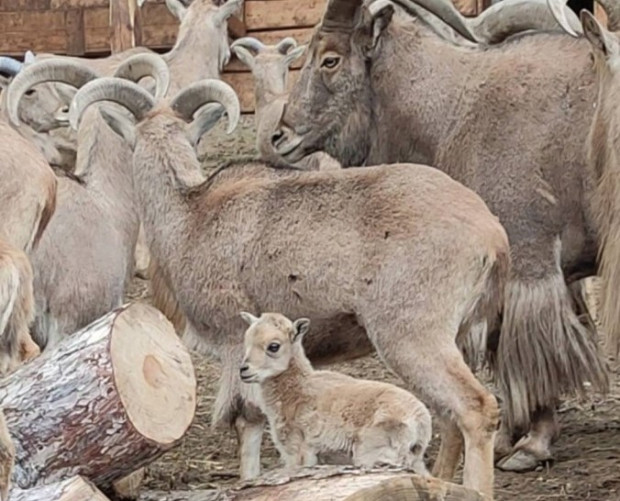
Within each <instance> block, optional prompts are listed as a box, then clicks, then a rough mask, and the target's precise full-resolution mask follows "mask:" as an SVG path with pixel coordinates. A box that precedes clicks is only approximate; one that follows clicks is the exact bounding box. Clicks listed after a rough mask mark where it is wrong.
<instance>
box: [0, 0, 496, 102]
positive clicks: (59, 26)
mask: <svg viewBox="0 0 620 501" xmlns="http://www.w3.org/2000/svg"><path fill="white" fill-rule="evenodd" d="M123 1H126V0H123ZM454 1H455V4H456V5H457V6H458V7H459V9H460V10H461V11H462V12H463V13H465V14H466V15H476V14H478V13H479V12H481V11H482V9H483V8H484V7H485V6H486V5H487V4H488V3H490V0H454ZM186 3H189V2H186ZM325 3H326V0H245V6H244V12H243V13H242V15H241V21H242V23H243V25H242V28H241V29H240V30H239V29H238V30H236V31H237V32H239V31H241V32H243V31H246V32H247V34H248V35H251V36H254V37H257V38H259V39H260V40H262V41H263V42H265V43H273V42H277V41H278V40H281V39H282V38H284V37H286V36H293V37H294V38H295V39H296V40H297V41H298V42H299V43H305V42H307V41H308V40H309V38H310V35H311V32H312V27H313V26H314V25H316V24H317V23H318V21H319V20H320V18H321V15H322V13H323V11H324V8H325ZM239 24H241V23H239ZM177 27H178V23H177V20H176V19H175V18H174V16H172V14H170V13H169V12H168V9H167V8H166V5H165V3H164V0H147V2H146V3H145V5H144V6H143V7H142V10H141V12H140V24H139V26H138V27H137V29H136V31H137V34H136V38H137V39H138V41H139V44H140V45H144V46H146V47H149V48H152V49H154V50H158V51H165V50H167V49H169V48H170V47H171V46H172V45H173V43H174V40H175V38H176V33H177ZM112 32H113V30H112V28H111V26H110V2H109V0H0V33H2V36H0V54H1V55H11V56H16V57H22V56H23V54H24V52H25V51H26V50H32V51H34V52H51V53H56V54H69V55H75V56H88V57H96V56H101V55H106V54H108V53H109V52H110V45H111V36H112ZM300 64H301V61H298V62H297V65H296V66H295V68H294V71H293V72H292V74H291V82H294V81H295V79H296V78H297V75H298V71H297V70H298V68H299V65H300ZM224 78H225V79H226V80H227V81H228V82H229V83H230V84H231V85H232V86H233V87H234V88H235V90H237V92H238V94H239V96H240V99H241V103H242V107H243V111H245V112H249V111H253V109H254V97H253V85H252V78H251V76H250V74H249V73H248V70H247V69H246V68H245V67H244V66H243V65H241V63H239V61H235V60H233V61H231V63H230V64H229V65H228V67H227V69H226V74H225V77H224Z"/></svg>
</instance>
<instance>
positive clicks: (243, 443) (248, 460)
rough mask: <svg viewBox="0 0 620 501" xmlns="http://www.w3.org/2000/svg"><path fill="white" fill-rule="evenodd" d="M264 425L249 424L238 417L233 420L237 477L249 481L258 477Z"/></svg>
mask: <svg viewBox="0 0 620 501" xmlns="http://www.w3.org/2000/svg"><path fill="white" fill-rule="evenodd" d="M263 428H264V424H263V423H262V422H261V423H251V422H249V421H247V420H246V419H244V418H243V417H242V416H239V417H238V418H237V419H236V420H235V431H236V432H237V439H238V441H239V456H240V465H239V475H240V477H241V480H249V479H251V478H255V477H258V476H259V475H260V446H261V442H262V440H263Z"/></svg>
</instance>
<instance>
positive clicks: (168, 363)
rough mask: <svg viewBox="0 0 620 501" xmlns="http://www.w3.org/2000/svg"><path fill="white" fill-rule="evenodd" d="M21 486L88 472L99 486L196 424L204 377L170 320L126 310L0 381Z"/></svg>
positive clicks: (146, 309) (139, 307) (143, 308)
mask: <svg viewBox="0 0 620 501" xmlns="http://www.w3.org/2000/svg"><path fill="white" fill-rule="evenodd" d="M0 407H2V408H4V413H5V417H6V422H7V425H8V428H9V432H10V434H11V437H12V439H13V442H14V444H15V449H16V456H15V468H14V471H13V477H12V480H13V483H14V485H15V486H19V487H20V488H22V489H28V488H31V487H34V486H36V485H39V484H43V483H45V484H47V483H52V482H58V481H60V480H64V479H66V478H68V477H72V476H75V475H84V476H85V477H87V478H89V479H90V480H91V481H92V482H94V483H95V484H96V485H97V486H98V487H99V488H102V489H108V488H109V487H110V486H111V484H112V482H113V481H114V480H117V479H118V478H120V477H123V476H125V475H127V474H129V473H131V472H132V471H134V470H136V469H138V468H140V467H142V466H144V465H146V464H148V463H150V462H151V461H153V459H155V458H157V457H158V456H159V455H161V454H162V453H163V452H164V451H166V450H168V449H170V448H171V447H172V446H173V445H174V444H175V443H176V442H177V441H178V440H179V439H180V438H181V437H182V436H183V435H184V433H185V431H186V430H187V428H188V427H189V425H190V423H191V421H192V419H193V417H194V412H195V409H196V380H195V377H194V370H193V366H192V362H191V359H190V356H189V353H188V352H187V350H186V349H185V347H184V346H183V344H182V343H181V341H180V340H179V338H178V337H177V335H176V334H175V332H174V329H173V328H172V325H171V324H170V323H169V322H168V321H167V320H166V319H165V318H164V316H163V315H162V314H161V313H160V312H159V311H157V310H156V309H154V308H152V307H151V306H147V305H145V304H140V303H135V304H131V305H128V306H124V307H122V308H119V309H117V310H115V311H113V312H111V313H109V314H108V315H106V316H104V317H102V318H100V319H99V320H97V321H95V322H93V323H92V324H91V325H89V326H88V327H86V328H85V329H83V330H81V331H79V332H77V333H75V334H73V335H72V336H70V337H69V338H67V339H66V340H65V341H64V342H62V343H61V344H60V345H58V347H56V348H55V349H54V350H51V351H49V352H46V353H44V354H43V355H41V356H40V357H38V358H37V359H35V360H33V361H32V362H30V363H28V364H26V365H24V366H22V367H21V368H20V369H18V370H17V371H15V372H14V373H13V374H11V375H10V376H8V377H7V378H5V379H4V380H2V381H0Z"/></svg>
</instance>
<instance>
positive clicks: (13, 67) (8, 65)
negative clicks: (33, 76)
mask: <svg viewBox="0 0 620 501" xmlns="http://www.w3.org/2000/svg"><path fill="white" fill-rule="evenodd" d="M23 67H24V63H20V62H19V61H18V60H17V59H13V58H12V57H7V56H2V57H0V73H4V74H5V75H10V76H14V75H17V74H18V73H19V72H20V71H21V69H22V68H23Z"/></svg>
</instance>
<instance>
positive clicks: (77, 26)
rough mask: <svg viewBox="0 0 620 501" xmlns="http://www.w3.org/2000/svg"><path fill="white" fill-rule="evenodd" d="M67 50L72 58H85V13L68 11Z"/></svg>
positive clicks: (73, 10)
mask: <svg viewBox="0 0 620 501" xmlns="http://www.w3.org/2000/svg"><path fill="white" fill-rule="evenodd" d="M66 16H67V17H66V19H67V49H66V52H67V54H69V55H70V56H83V55H84V53H85V52H86V42H85V39H84V11H83V10H82V9H71V10H68V11H67V14H66Z"/></svg>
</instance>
